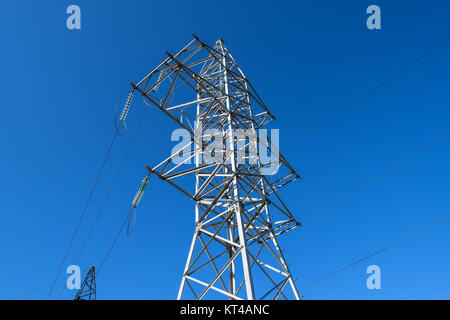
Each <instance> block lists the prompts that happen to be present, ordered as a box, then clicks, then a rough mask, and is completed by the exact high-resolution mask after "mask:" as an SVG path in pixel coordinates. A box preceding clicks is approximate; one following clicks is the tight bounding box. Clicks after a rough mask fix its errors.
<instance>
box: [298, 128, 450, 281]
mask: <svg viewBox="0 0 450 320" xmlns="http://www.w3.org/2000/svg"><path fill="white" fill-rule="evenodd" d="M449 134H450V132H448V133H446V134H444V135H443V136H441V137H439V138H438V139H436V140H434V141H433V142H432V143H430V144H429V145H427V146H426V147H424V148H422V149H421V150H419V151H417V152H415V153H413V154H412V155H410V156H408V157H407V158H405V159H403V160H402V161H400V162H398V163H397V164H395V165H394V166H392V167H391V168H389V169H387V170H385V171H384V172H382V173H381V174H379V175H377V176H376V177H374V178H372V179H370V180H368V181H367V182H365V183H363V184H362V185H360V186H358V187H357V188H356V189H354V190H353V191H352V192H349V193H347V194H346V195H344V196H343V197H341V198H339V199H338V200H336V201H334V202H333V203H331V204H330V205H328V206H327V207H325V208H323V209H321V210H319V211H317V212H316V213H314V214H312V215H310V216H308V217H307V218H306V219H304V221H305V220H309V219H310V218H312V217H315V216H317V215H319V214H322V213H323V212H325V211H326V210H328V209H330V208H332V207H333V206H335V205H336V204H338V203H339V202H341V201H343V200H344V199H346V198H348V197H349V196H350V195H352V194H354V193H356V192H358V191H359V190H361V189H363V188H365V187H367V186H368V185H370V184H372V183H373V182H375V181H376V180H378V179H380V178H381V177H383V176H385V175H386V174H388V173H389V172H391V171H392V170H394V169H396V168H398V167H399V166H401V165H402V164H404V163H405V162H407V161H408V160H410V159H412V158H414V157H415V156H417V155H419V154H421V153H422V152H424V151H425V150H427V149H429V148H430V147H431V146H433V145H435V144H436V143H438V142H440V141H442V140H443V139H444V138H446V137H447V136H448V135H449ZM448 219H450V216H447V217H446V218H444V219H442V220H439V221H437V222H435V223H433V224H431V225H429V226H427V227H425V228H423V229H421V230H419V231H418V232H415V233H413V234H411V235H409V236H407V237H405V238H403V239H401V240H400V241H397V242H394V243H392V244H390V245H388V246H386V247H384V248H382V249H380V250H377V251H375V252H373V253H371V254H369V255H368V256H365V257H364V258H361V259H358V260H356V261H354V262H352V263H350V264H348V265H346V266H345V267H342V268H340V269H338V270H336V271H334V272H331V273H329V274H327V275H326V276H324V277H322V278H319V279H317V280H314V281H312V282H309V283H308V284H306V285H305V286H303V287H302V288H301V289H304V288H307V287H309V286H311V285H313V284H316V283H318V282H321V281H323V280H326V279H328V278H330V277H331V276H334V275H335V274H337V273H340V272H342V271H345V270H347V269H349V268H351V267H353V266H355V265H357V264H359V263H361V262H363V261H365V260H367V259H369V258H371V257H373V256H375V255H378V254H379V253H381V252H384V251H386V250H387V249H390V248H392V247H395V246H397V245H399V244H400V243H402V242H404V241H406V240H408V239H411V238H413V237H415V236H417V235H418V234H420V233H422V232H424V231H426V230H428V229H431V228H432V227H434V226H436V225H437V224H440V223H442V222H444V221H446V220H448Z"/></svg>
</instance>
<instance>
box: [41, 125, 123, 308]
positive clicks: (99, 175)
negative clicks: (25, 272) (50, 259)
mask: <svg viewBox="0 0 450 320" xmlns="http://www.w3.org/2000/svg"><path fill="white" fill-rule="evenodd" d="M117 135H118V131H116V132H115V133H114V137H113V139H112V141H111V144H110V145H109V148H108V151H107V152H106V156H105V158H104V159H103V163H102V165H101V167H100V170H99V172H98V173H97V177H96V179H95V182H94V185H93V186H92V188H91V191H90V193H89V196H88V200H87V201H86V204H85V205H84V209H83V211H82V213H81V216H80V218H79V220H78V223H77V225H76V227H75V231H74V233H73V235H72V238H71V239H70V242H69V245H68V246H67V249H66V251H65V253H64V257H63V260H62V261H61V264H60V265H59V268H58V271H57V272H56V276H55V280H54V281H53V284H52V286H51V288H50V291H49V293H48V295H47V300H48V299H49V298H50V296H51V294H52V292H53V289H54V287H55V283H56V281H58V277H59V274H60V272H61V270H62V268H63V266H64V263H65V262H66V259H67V256H68V254H69V251H70V249H71V248H72V244H73V241H74V239H75V237H76V235H77V233H78V230H79V228H80V225H81V222H82V221H83V218H84V216H85V214H86V211H87V208H88V207H89V204H90V202H91V199H92V196H93V194H94V191H95V189H96V187H97V184H98V181H99V180H100V177H101V175H102V173H103V169H104V168H105V165H106V162H107V161H108V158H109V155H110V153H111V150H112V147H113V145H114V142H115V141H116V138H117Z"/></svg>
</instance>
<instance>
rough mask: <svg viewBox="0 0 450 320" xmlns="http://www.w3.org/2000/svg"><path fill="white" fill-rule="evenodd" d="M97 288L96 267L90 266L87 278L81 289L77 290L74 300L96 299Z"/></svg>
mask: <svg viewBox="0 0 450 320" xmlns="http://www.w3.org/2000/svg"><path fill="white" fill-rule="evenodd" d="M96 299H97V288H96V284H95V267H94V266H92V267H90V268H89V271H88V273H87V274H86V278H84V281H83V283H82V284H81V287H80V289H79V290H78V292H77V295H76V296H75V299H74V300H96Z"/></svg>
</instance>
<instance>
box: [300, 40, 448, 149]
mask: <svg viewBox="0 0 450 320" xmlns="http://www.w3.org/2000/svg"><path fill="white" fill-rule="evenodd" d="M449 40H450V36H448V37H447V38H445V39H443V40H441V41H440V42H438V43H437V44H436V45H434V46H432V47H430V48H428V49H427V50H425V52H423V53H422V54H421V55H420V56H418V57H417V58H415V59H414V60H412V61H411V62H409V63H408V64H406V65H405V66H403V67H402V68H401V69H399V70H398V71H396V72H394V73H392V74H391V75H390V76H389V77H387V78H386V79H384V80H383V81H381V82H380V83H378V84H377V85H376V86H374V87H372V88H370V89H369V90H367V91H366V92H365V93H363V94H361V95H360V96H359V97H357V98H356V99H355V100H353V102H351V103H350V104H349V105H348V106H347V107H346V108H343V109H341V110H339V111H338V112H336V113H335V114H334V115H332V116H330V117H328V118H327V119H325V121H323V122H322V123H321V124H319V125H317V126H315V127H313V128H312V129H310V130H309V131H308V132H306V133H305V134H303V135H302V136H300V137H298V138H296V139H295V140H296V143H295V144H297V143H298V142H300V141H302V140H304V139H306V138H307V137H309V136H311V135H312V134H314V133H315V132H317V131H319V130H320V129H322V128H323V127H325V126H326V125H327V124H329V123H331V122H333V121H334V120H336V119H337V118H339V117H340V116H341V115H343V114H344V113H346V112H347V111H349V110H351V109H352V108H353V107H354V106H355V105H357V104H358V103H359V102H360V101H362V100H363V99H364V98H366V97H367V96H370V95H371V94H373V93H374V92H376V91H378V90H379V89H381V88H383V87H384V86H385V85H386V84H387V83H388V82H389V81H391V80H393V79H395V78H397V77H398V76H399V75H401V74H402V73H404V72H405V71H406V70H408V69H409V68H411V67H413V66H414V65H416V64H417V63H418V62H420V61H421V60H423V59H424V58H426V57H427V56H429V55H430V54H431V53H432V52H434V51H435V50H437V49H439V48H440V47H442V46H443V45H444V44H446V43H447V42H448V41H449Z"/></svg>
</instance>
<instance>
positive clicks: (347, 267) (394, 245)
mask: <svg viewBox="0 0 450 320" xmlns="http://www.w3.org/2000/svg"><path fill="white" fill-rule="evenodd" d="M449 219H450V215H449V216H447V217H445V218H443V219H441V220H438V221H436V222H434V223H432V224H430V225H428V226H426V227H425V228H423V229H420V230H419V231H416V232H414V233H412V234H410V235H408V236H406V237H404V238H402V239H401V240H399V241H397V242H394V243H391V244H389V245H387V246H386V247H384V248H382V249H379V250H377V251H374V252H372V253H371V254H369V255H368V256H365V257H364V258H361V259H358V260H356V261H354V262H352V263H350V264H348V265H346V266H345V267H342V268H340V269H338V270H336V271H334V272H331V273H329V274H327V275H326V276H324V277H322V278H319V279H317V280H314V281H311V282H309V283H308V284H306V285H304V286H303V287H302V288H300V289H305V288H308V287H310V286H312V285H314V284H317V283H319V282H321V281H323V280H326V279H328V278H330V277H331V276H334V275H335V274H337V273H340V272H342V271H345V270H347V269H349V268H351V267H353V266H355V265H357V264H359V263H361V262H363V261H365V260H367V259H369V258H372V257H373V256H376V255H378V254H380V253H382V252H384V251H386V250H388V249H391V248H393V247H396V246H398V245H399V244H401V243H403V242H405V241H406V240H409V239H411V238H414V237H416V236H417V235H419V234H421V233H423V232H425V231H427V230H429V229H431V228H433V227H435V226H437V225H438V224H441V223H443V222H445V221H447V220H449Z"/></svg>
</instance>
